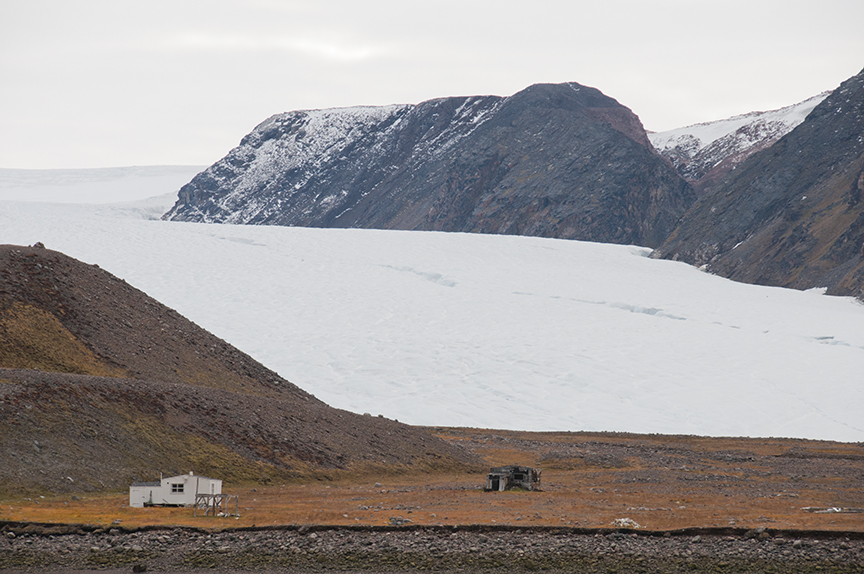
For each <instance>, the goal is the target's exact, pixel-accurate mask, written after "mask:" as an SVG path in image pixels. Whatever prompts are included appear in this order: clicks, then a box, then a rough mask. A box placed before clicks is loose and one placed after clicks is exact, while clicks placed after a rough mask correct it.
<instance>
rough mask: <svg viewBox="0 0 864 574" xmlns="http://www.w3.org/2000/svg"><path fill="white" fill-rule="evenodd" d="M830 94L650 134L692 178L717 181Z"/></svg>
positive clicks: (779, 136)
mask: <svg viewBox="0 0 864 574" xmlns="http://www.w3.org/2000/svg"><path fill="white" fill-rule="evenodd" d="M828 94H830V92H823V93H821V94H819V95H817V96H813V97H812V98H808V99H806V100H804V101H803V102H800V103H797V104H793V105H791V106H786V107H784V108H780V109H778V110H771V111H767V112H751V113H749V114H742V115H739V116H733V117H731V118H727V119H723V120H717V121H713V122H705V123H700V124H695V125H692V126H686V127H682V128H676V129H674V130H669V131H665V132H656V133H649V134H648V139H650V140H651V143H652V144H653V145H654V147H655V148H656V149H657V151H659V152H660V153H661V154H662V155H663V156H664V157H667V158H669V160H670V161H672V164H673V165H674V166H675V168H676V169H677V170H678V172H679V173H680V174H681V175H683V176H684V177H685V178H687V179H688V180H691V181H694V182H696V181H699V180H701V179H702V178H704V177H706V176H709V178H708V179H710V180H716V179H718V172H721V173H726V172H728V171H729V170H730V169H732V168H733V167H734V166H736V165H738V164H739V163H741V162H742V161H743V160H744V159H746V158H747V157H749V156H750V155H752V154H753V153H755V152H757V151H759V150H762V149H765V148H767V147H769V146H771V145H772V144H773V143H774V142H776V141H777V140H779V139H780V138H781V137H783V136H784V135H786V134H787V133H789V132H790V131H792V129H793V128H795V126H797V125H798V124H800V123H801V122H803V121H804V118H806V117H807V114H809V113H810V112H811V111H812V110H813V108H815V107H816V106H817V105H819V103H821V102H822V100H824V99H825V98H826V97H828ZM709 174H710V175H709ZM698 187H699V188H704V187H705V186H704V185H703V186H698Z"/></svg>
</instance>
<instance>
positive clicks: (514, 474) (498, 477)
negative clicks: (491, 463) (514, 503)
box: [486, 464, 541, 491]
mask: <svg viewBox="0 0 864 574" xmlns="http://www.w3.org/2000/svg"><path fill="white" fill-rule="evenodd" d="M540 472H541V471H540V469H539V468H531V467H528V466H518V465H515V464H511V465H509V466H497V467H493V468H490V469H489V474H488V475H486V491H491V490H508V489H511V488H524V489H525V490H540Z"/></svg>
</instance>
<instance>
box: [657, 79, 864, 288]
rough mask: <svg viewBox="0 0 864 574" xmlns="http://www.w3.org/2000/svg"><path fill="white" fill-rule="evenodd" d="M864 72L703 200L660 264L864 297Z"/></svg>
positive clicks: (674, 236)
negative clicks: (678, 263)
mask: <svg viewBox="0 0 864 574" xmlns="http://www.w3.org/2000/svg"><path fill="white" fill-rule="evenodd" d="M862 198H864V71H862V72H861V73H859V74H858V75H857V76H854V77H853V78H850V79H849V80H847V81H845V82H843V84H841V85H840V87H839V88H837V89H836V90H835V91H834V92H832V93H831V95H829V96H828V97H827V98H826V99H825V100H824V101H822V102H821V103H820V104H819V105H818V106H816V108H814V109H813V111H812V112H811V113H810V114H809V115H808V116H807V118H806V119H805V120H804V122H802V123H801V124H800V125H799V126H798V127H796V128H795V129H794V130H792V131H791V132H790V133H788V134H787V135H786V136H784V137H783V138H781V139H780V140H779V141H777V142H776V143H775V144H774V145H772V146H771V147H770V148H768V149H766V150H764V151H761V152H759V153H756V154H754V155H753V156H751V157H750V158H749V159H747V160H746V161H744V162H743V163H741V164H740V165H739V166H738V168H737V169H736V170H735V173H734V175H732V176H730V178H728V179H727V180H726V181H724V182H722V183H721V184H720V185H718V186H717V187H716V188H714V189H713V190H712V191H711V192H710V193H709V194H708V195H707V196H705V197H703V198H702V199H700V201H699V202H698V203H696V204H695V205H694V206H693V207H692V208H691V209H690V210H689V211H688V212H687V214H686V215H685V216H684V218H683V220H682V222H681V225H680V226H679V227H678V228H677V229H676V230H675V231H674V232H673V233H672V234H671V236H670V237H669V238H668V239H667V240H666V241H665V242H664V243H663V245H662V246H660V247H659V248H658V249H657V250H656V252H655V256H656V257H662V258H668V259H680V260H683V261H687V262H689V263H692V264H694V265H699V266H702V265H705V266H706V268H707V269H708V270H709V271H711V272H714V273H717V274H719V275H723V276H726V277H730V278H732V279H735V280H738V281H743V282H747V283H757V284H764V285H780V286H785V287H794V288H798V289H805V288H811V287H827V288H828V293H830V294H838V295H854V296H858V297H861V296H864V247H862V246H864V202H862Z"/></svg>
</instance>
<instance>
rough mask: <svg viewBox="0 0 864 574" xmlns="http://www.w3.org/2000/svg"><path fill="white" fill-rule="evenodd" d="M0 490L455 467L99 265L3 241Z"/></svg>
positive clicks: (419, 441) (440, 448)
mask: <svg viewBox="0 0 864 574" xmlns="http://www.w3.org/2000/svg"><path fill="white" fill-rule="evenodd" d="M0 460H2V461H3V463H2V464H0V494H2V493H3V492H6V493H11V492H24V491H31V492H32V491H42V492H64V491H65V492H70V491H71V492H75V491H87V490H99V489H105V488H108V489H116V488H124V487H126V486H128V484H129V483H130V482H131V481H134V480H140V479H147V480H152V479H153V477H154V475H155V476H158V473H159V472H160V471H164V472H166V473H178V474H179V473H181V472H188V471H189V470H195V471H196V472H201V473H205V474H206V473H212V474H213V475H215V476H217V477H219V478H223V479H226V480H228V481H229V482H238V481H261V480H264V481H267V480H271V479H277V478H279V479H282V480H285V479H286V478H289V479H290V478H291V477H306V478H309V477H312V478H314V477H321V476H324V475H326V474H327V473H330V472H339V471H340V470H346V469H351V470H352V471H354V472H364V471H373V470H375V471H387V472H390V471H393V470H394V469H400V468H409V467H414V468H426V467H433V466H435V465H443V466H447V465H455V466H457V467H458V466H459V465H464V464H470V463H471V461H472V459H471V458H470V457H469V456H468V455H467V454H466V453H465V452H463V451H462V450H461V449H458V448H455V447H452V446H450V445H448V444H447V443H445V442H444V441H441V440H439V439H437V438H435V437H433V436H432V435H430V434H428V433H426V432H424V431H422V430H420V429H416V428H413V427H409V426H407V425H404V424H400V423H398V422H396V421H392V420H388V419H385V418H382V417H373V416H363V415H359V414H355V413H350V412H347V411H342V410H338V409H334V408H332V407H329V406H327V405H326V404H324V403H323V402H321V401H320V400H318V399H316V398H315V397H313V396H312V395H310V394H308V393H306V392H305V391H303V390H301V389H300V388H298V387H297V386H295V385H293V384H292V383H290V382H288V381H286V380H284V379H282V378H281V377H280V376H279V375H277V374H276V373H274V372H273V371H270V370H268V369H267V368H265V367H264V366H262V365H260V364H259V363H257V362H255V361H254V360H253V359H252V358H250V357H249V356H248V355H246V354H244V353H242V352H240V351H239V350H237V349H236V348H234V347H232V346H231V345H229V344H227V343H225V342H224V341H222V340H221V339H218V338H217V337H215V336H214V335H212V334H210V333H208V332H207V331H204V330H203V329H201V328H200V327H198V326H197V325H195V324H194V323H192V322H191V321H188V320H187V319H185V318H183V317H182V316H180V315H179V314H178V313H176V312H175V311H173V310H171V309H169V308H167V307H165V306H164V305H161V304H160V303H158V302H156V301H154V300H153V299H151V298H149V297H147V296H146V295H145V294H144V293H142V292H140V291H138V290H137V289H135V288H133V287H132V286H130V285H128V284H127V283H125V282H124V281H122V280H120V279H118V278H116V277H114V276H113V275H111V274H110V273H108V272H106V271H104V270H102V269H99V268H98V267H96V266H91V265H86V264H84V263H81V262H80V261H76V260H74V259H72V258H70V257H67V256H65V255H63V254H61V253H57V252H54V251H50V250H48V249H45V248H40V247H19V246H10V245H4V246H0Z"/></svg>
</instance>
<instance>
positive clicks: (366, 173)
mask: <svg viewBox="0 0 864 574" xmlns="http://www.w3.org/2000/svg"><path fill="white" fill-rule="evenodd" d="M693 201H695V195H694V194H693V191H692V189H691V188H690V186H689V185H688V184H687V183H686V182H685V181H684V180H683V178H681V177H680V176H679V175H678V174H677V173H676V172H675V170H674V169H673V168H672V167H671V166H670V165H669V163H668V162H666V161H664V160H663V158H661V157H660V156H659V155H658V154H657V153H656V152H655V151H654V149H653V148H652V146H651V144H650V142H649V141H648V138H647V136H646V134H645V131H644V129H643V128H642V125H641V122H640V121H639V119H638V118H637V117H636V116H635V115H634V114H633V113H632V112H631V111H630V110H629V109H627V108H625V107H624V106H621V105H620V104H619V103H618V102H617V101H615V100H614V99H612V98H609V97H607V96H605V95H603V94H602V93H601V92H600V91H598V90H596V89H594V88H589V87H586V86H581V85H579V84H575V83H568V84H558V85H548V84H541V85H535V86H531V87H529V88H527V89H525V90H523V91H522V92H519V93H517V94H515V95H513V96H511V97H508V98H499V97H494V96H485V97H462V98H444V99H439V100H432V101H428V102H424V103H422V104H418V105H401V106H387V107H377V108H346V109H333V110H315V111H301V112H290V113H285V114H280V115H277V116H273V117H271V118H269V119H268V120H266V121H265V122H264V123H262V124H261V125H259V126H258V127H256V128H255V129H254V130H253V131H252V133H250V134H249V135H248V136H246V137H245V138H244V139H243V140H242V142H241V144H240V146H238V147H237V148H235V149H234V150H232V151H231V152H230V153H229V154H228V155H227V156H226V157H225V158H224V159H222V160H220V161H219V162H217V163H216V164H214V165H213V166H211V167H210V168H208V169H207V170H205V171H204V172H202V173H201V174H199V175H198V176H196V177H195V178H194V179H193V180H192V181H191V182H190V183H189V184H187V185H186V186H184V187H183V188H182V189H181V190H180V193H179V199H178V201H177V204H176V205H175V206H174V208H173V209H172V210H171V211H169V212H168V213H167V214H166V215H165V217H164V218H165V219H169V220H174V221H203V222H224V223H247V224H270V225H296V226H312V227H365V228H379V229H415V230H440V231H463V232H480V233H501V234H518V235H534V236H544V237H558V238H567V239H583V240H592V241H602V242H611V243H633V244H639V245H645V246H651V247H653V246H657V245H659V244H660V243H661V242H662V241H663V239H665V238H666V236H667V235H668V234H669V232H670V231H671V230H672V229H673V227H674V226H675V224H676V222H677V221H678V219H679V217H680V216H681V215H682V214H683V213H684V211H685V210H686V209H687V208H688V207H689V206H690V205H691V204H692V203H693Z"/></svg>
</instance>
